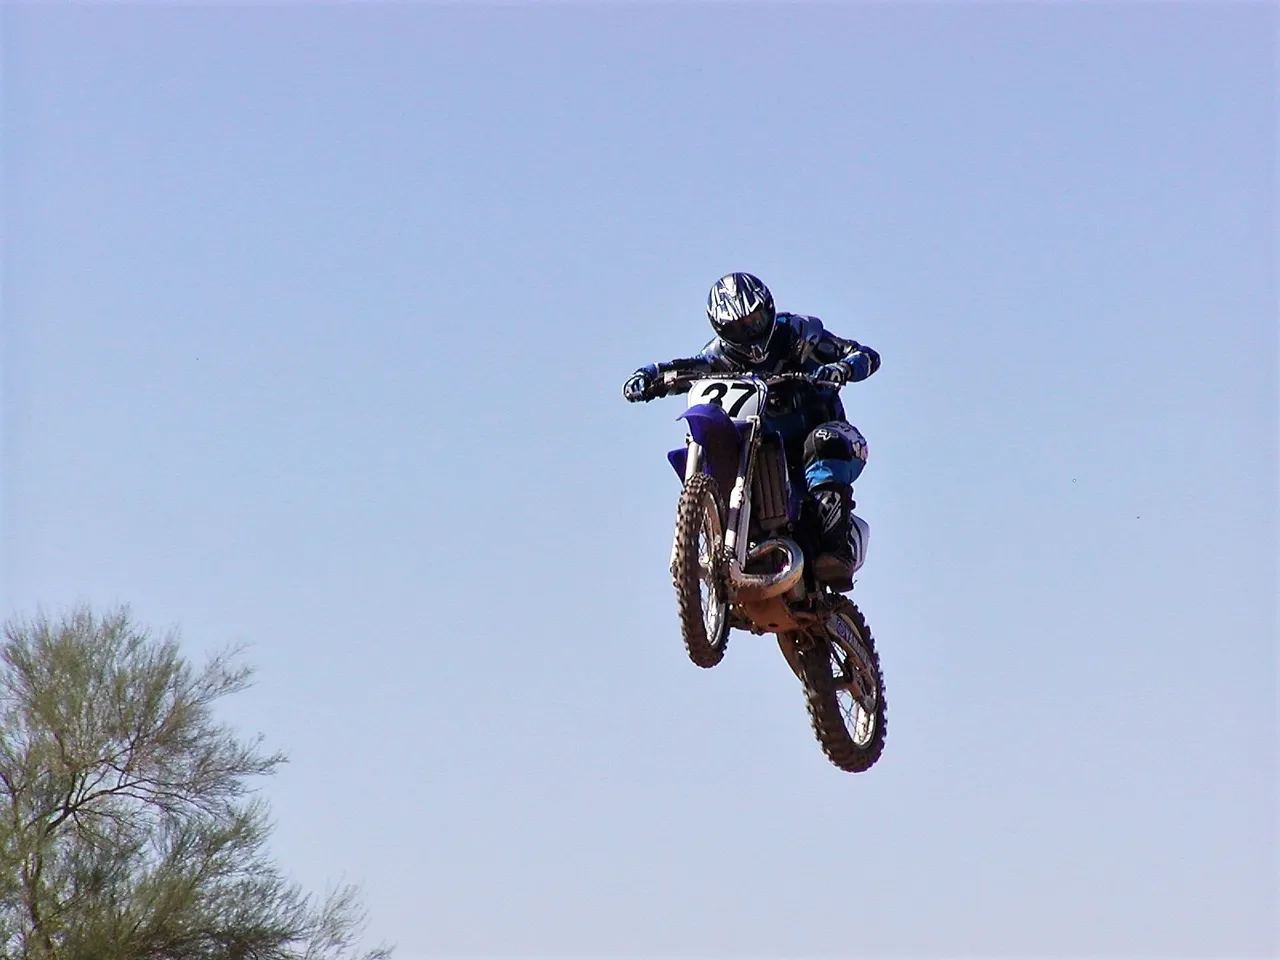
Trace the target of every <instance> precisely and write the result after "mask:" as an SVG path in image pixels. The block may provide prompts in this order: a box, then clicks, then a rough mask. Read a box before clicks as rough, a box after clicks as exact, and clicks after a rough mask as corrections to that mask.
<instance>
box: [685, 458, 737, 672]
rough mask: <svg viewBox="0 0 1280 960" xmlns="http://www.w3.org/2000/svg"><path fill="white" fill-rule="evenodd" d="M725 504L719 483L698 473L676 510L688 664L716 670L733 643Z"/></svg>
mask: <svg viewBox="0 0 1280 960" xmlns="http://www.w3.org/2000/svg"><path fill="white" fill-rule="evenodd" d="M723 543H724V504H723V501H722V500H721V498H720V489H719V487H718V486H717V485H716V481H715V478H714V477H712V476H711V475H710V474H706V473H695V474H694V475H693V476H692V477H690V478H689V481H688V482H687V483H686V484H685V486H684V490H682V491H681V492H680V502H679V504H678V505H677V507H676V538H675V549H674V550H673V551H672V563H671V578H672V581H673V582H674V584H675V588H676V602H677V604H678V606H679V609H680V632H681V634H682V635H683V636H684V646H685V650H687V651H688V653H689V659H690V660H692V661H693V662H694V663H695V664H697V665H698V666H700V667H714V666H715V665H716V664H717V663H719V662H720V661H721V660H723V659H724V651H725V647H727V646H728V644H729V597H728V591H727V589H726V587H725V578H724V565H723V564H722V563H721V560H720V558H721V555H722V544H723Z"/></svg>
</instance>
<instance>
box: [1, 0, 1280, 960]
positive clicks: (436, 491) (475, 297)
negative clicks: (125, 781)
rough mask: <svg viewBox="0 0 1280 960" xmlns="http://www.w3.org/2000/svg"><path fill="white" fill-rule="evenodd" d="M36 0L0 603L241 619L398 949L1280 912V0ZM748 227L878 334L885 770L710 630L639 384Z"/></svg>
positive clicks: (835, 321)
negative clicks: (678, 589) (842, 762)
mask: <svg viewBox="0 0 1280 960" xmlns="http://www.w3.org/2000/svg"><path fill="white" fill-rule="evenodd" d="M0 27H2V28H3V58H4V59H3V97H4V100H3V109H4V143H3V152H4V166H3V190H4V194H3V222H4V260H3V268H4V275H3V284H4V286H3V322H4V327H3V350H4V368H3V377H4V381H3V389H4V394H3V428H4V440H3V442H4V487H3V495H4V501H3V544H4V546H3V551H4V552H3V590H2V594H0V601H2V603H3V608H4V610H5V612H6V613H11V612H30V611H31V610H33V609H34V608H35V607H36V606H38V605H44V606H45V607H46V608H47V609H56V608H58V607H60V606H63V605H67V604H71V603H74V602H77V601H81V600H85V601H89V602H92V603H94V604H96V605H99V606H104V607H105V606H108V605H111V604H115V603H121V602H127V603H130V604H131V605H132V606H133V609H134V612H135V614H136V616H137V617H138V619H140V620H142V621H144V622H147V623H151V624H154V625H156V627H157V628H159V629H163V628H165V627H168V626H170V625H177V626H180V627H181V629H182V631H183V636H184V642H185V643H186V644H187V646H188V647H189V649H190V651H191V653H192V655H193V656H197V657H198V656H201V655H202V654H203V653H204V652H205V651H208V650H212V649H216V648H218V647H220V646H222V645H224V644H225V643H228V642H244V643H247V644H249V645H250V652H249V657H250V659H251V660H252V661H253V662H254V663H256V664H257V665H258V668H259V674H258V685H257V686H256V687H255V688H254V690H253V691H252V692H250V693H248V694H245V695H242V696H241V697H239V698H237V699H236V700H235V701H232V702H228V703H227V705H226V717H227V719H228V720H229V721H230V722H233V723H235V724H237V725H238V726H240V727H241V728H242V729H244V730H246V731H261V732H263V733H264V734H265V735H266V737H267V742H268V743H269V744H271V745H272V746H275V747H280V748H283V749H285V750H286V751H288V752H289V754H290V756H291V757H292V762H291V764H290V765H289V766H288V767H287V768H286V769H285V770H284V771H283V772H282V773H281V774H280V775H278V776H277V777H276V778H274V779H273V780H272V781H270V782H269V783H268V784H266V787H265V792H266V795H267V797H268V798H269V800H270V801H271V803H272V806H273V810H274V812H275V815H276V817H277V819H278V823H279V826H278V830H277V835H276V840H275V850H276V851H277V854H278V856H279V858H280V860H281V862H282V864H283V865H284V867H285V868H286V869H287V870H288V871H289V872H290V873H291V874H293V875H294V876H296V877H297V878H298V879H299V880H301V881H302V882H304V883H305V884H306V885H308V886H309V887H312V888H317V889H319V888H322V887H323V886H324V885H325V883H326V882H331V881H335V880H337V879H339V878H341V877H344V876H345V877H346V878H347V879H349V880H356V881H359V882H361V883H362V884H363V886H364V889H365V894H366V900H367V903H368V906H369V908H370V913H371V920H372V933H373V935H374V936H375V937H376V938H384V939H387V940H391V941H394V942H396V943H398V944H399V956H401V957H402V958H407V960H426V958H437V957H450V956H493V957H496V956H514V955H522V956H531V955H536V956H586V955H591V956H614V955H617V956H681V957H695V956H707V957H712V956H714V957H745V956H769V957H810V956H813V957H816V956H860V957H879V956H948V957H950V956H980V957H985V956H1006V955H1019V956H1025V955H1041V956H1063V957H1065V956H1097V955H1101V954H1108V955H1122V956H1137V955H1144V956H1152V955H1157V956H1158V955H1194V956H1213V957H1227V956H1268V955H1272V954H1273V953H1274V952H1275V950H1276V949H1277V939H1278V936H1280V933H1278V929H1277V917H1278V913H1277V900H1276V896H1277V888H1276V879H1275V878H1276V876H1277V872H1278V871H1277V820H1276V810H1277V799H1278V797H1277V789H1276V770H1275V768H1276V756H1277V713H1276V680H1277V659H1276V628H1277V613H1276V592H1277V591H1276V587H1277V566H1276V543H1277V517H1276V504H1277V434H1278V432H1280V431H1278V430H1277V399H1278V394H1277V362H1278V359H1277V332H1276V331H1277V324H1276V319H1277V317H1276V307H1277V287H1276V262H1277V249H1276V213H1277V207H1276V192H1277V179H1276V143H1277V139H1276V132H1277V130H1276V116H1277V103H1276V89H1277V88H1276V79H1277V77H1276V44H1275V36H1276V27H1277V17H1276V11H1275V7H1274V6H1271V5H1267V4H1261V3H1258V4H1229V3H1222V4H1209V3H1203V4H1176V5H1173V4H1170V5H1155V4H1138V3H1133V4H1123V3H1118V4H1106V5H1103V4H1098V5H1052V4H1021V5H1012V4H1007V5H1002V4H981V5H978V4H974V5H969V4H918V5H917V4H901V5H889V4H866V5H859V4H849V5H839V4H822V5H820V4H813V5H805V4H778V5H766V4H741V5H739V4H713V3H706V4H655V5H627V4H594V5H587V4H580V5H577V4H563V5H545V6H537V7H535V6H532V5H493V6H489V5H461V4H454V5H409V4H400V5H383V4H378V5H359V4H351V5H333V6H315V5H273V6H249V5H235V6H231V5H228V6H222V7H215V6H209V7H204V6H172V7H164V8H162V7H157V6H143V5H131V6H124V7H116V8H106V7H104V6H93V5H77V6H59V7H54V6H48V5H30V6H27V5H17V4H11V5H6V6H5V7H4V8H3V11H2V12H0ZM738 269H745V270H751V271H753V272H755V273H757V274H759V275H760V276H762V277H763V278H764V279H765V280H766V282H768V283H769V284H770V286H771V287H772V288H773V290H774V292H775V294H776V296H777V298H778V300H779V303H780V306H782V307H783V308H784V309H790V310H794V311H797V312H803V313H812V314H816V315H818V316H821V317H823V318H824V320H825V321H826V322H827V324H828V325H829V326H830V327H831V328H832V329H834V330H836V331H837V332H839V333H841V334H843V335H845V336H850V337H854V338H857V339H859V340H861V341H863V342H866V343H868V344H870V345H872V346H874V347H875V348H876V349H877V350H879V351H880V352H881V354H882V355H883V357H884V366H883V368H882V370H881V371H880V372H879V373H877V374H876V376H875V377H874V378H872V379H871V380H869V381H867V382H866V383H863V384H858V385H853V386H851V387H849V388H846V390H845V391H844V398H845V404H846V407H847V408H848V410H849V413H850V418H851V419H852V420H853V421H854V422H855V423H857V424H858V425H859V426H860V428H861V429H862V430H863V432H864V433H865V434H866V436H867V438H868V441H869V445H870V462H869V466H868V468H867V470H866V472H865V474H864V475H863V477H862V478H861V479H860V480H859V483H858V487H857V498H858V501H859V513H860V514H861V515H863V516H865V517H866V518H867V519H868V521H869V522H870V524H871V528H872V542H871V552H870V555H869V560H868V564H867V566H866V567H865V568H864V570H863V571H862V573H861V575H860V579H859V583H858V586H857V588H856V590H855V592H854V596H855V599H856V600H857V601H858V602H859V604H860V605H861V606H862V608H863V609H864V611H865V612H866V614H867V617H868V619H869V621H870V623H871V626H872V629H873V630H874V632H875V634H876V636H877V638H878V642H879V646H880V648H881V654H882V659H883V665H884V669H885V672H886V679H887V685H888V702H889V707H890V726H889V739H888V746H887V749H886V752H885V755H884V758H883V760H882V761H881V763H880V764H879V765H877V767H876V768H874V770H873V771H871V772H870V773H868V774H865V775H861V776H857V777H851V776H848V775H845V774H841V773H839V772H838V771H836V770H834V768H832V767H830V766H829V765H827V764H826V762H825V760H824V759H823V758H822V755H821V753H820V751H819V749H818V747H817V745H816V743H814V741H813V739H812V736H811V734H810V733H809V730H808V727H807V721H806V717H805V712H804V706H803V700H802V698H801V695H800V691H799V689H798V687H797V685H796V682H795V680H794V678H793V677H792V676H791V675H790V673H789V671H788V670H787V669H786V667H785V665H784V663H783V661H782V659H781V658H780V656H779V655H778V653H777V651H776V648H775V647H774V646H773V645H772V644H771V642H769V641H767V639H764V638H755V637H751V636H749V635H744V634H735V635H734V637H733V639H732V642H731V644H730V649H729V655H728V656H727V658H726V660H725V662H724V663H723V664H722V665H721V666H719V667H718V668H716V669H715V670H714V671H710V672H704V671H700V670H697V669H696V668H694V667H692V666H691V665H690V664H689V663H688V662H687V661H686V660H685V659H684V655H683V652H682V650H681V646H680V641H679V635H678V629H677V625H676V620H675V611H674V598H673V596H672V592H671V588H670V584H669V583H668V580H667V575H666V572H665V566H666V559H667V551H668V549H669V544H670V529H671V522H672V519H673V513H674V505H675V496H676V492H677V487H676V481H675V479H674V477H673V476H672V475H671V473H670V469H669V467H668V466H667V465H666V462H665V458H664V456H663V454H664V453H665V451H666V450H667V449H669V448H670V447H672V446H674V445H676V444H678V443H679V442H680V440H681V433H680V430H679V426H678V425H677V424H676V423H675V422H674V420H675V417H676V414H677V413H678V412H679V404H678V402H676V401H669V402H667V403H654V404H650V405H647V406H628V405H626V404H624V403H623V402H622V400H621V397H620V394H619V388H620V385H621V383H622V381H623V379H625V377H626V375H627V374H628V373H629V372H630V371H631V370H632V369H634V368H635V367H636V366H638V365H640V364H643V363H646V362H648V361H651V360H656V359H665V358H669V357H673V356H679V355H686V354H688V353H690V352H692V351H694V350H696V349H697V348H698V347H700V346H701V345H702V343H703V342H704V341H705V339H706V337H707V336H708V330H707V327H706V323H705V318H704V317H703V314H702V303H703V299H704V297H705V293H706V289H707V287H708V286H709V285H710V284H711V282H712V281H713V280H715V278H716V277H718V276H719V275H721V274H722V273H724V272H726V271H729V270H738Z"/></svg>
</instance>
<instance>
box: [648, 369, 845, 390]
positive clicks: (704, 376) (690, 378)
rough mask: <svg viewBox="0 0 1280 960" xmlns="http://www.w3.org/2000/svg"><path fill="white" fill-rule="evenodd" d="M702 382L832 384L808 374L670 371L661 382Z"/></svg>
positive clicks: (686, 383)
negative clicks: (683, 372) (750, 381)
mask: <svg viewBox="0 0 1280 960" xmlns="http://www.w3.org/2000/svg"><path fill="white" fill-rule="evenodd" d="M701 380H760V381H762V382H763V383H764V384H765V386H773V385H774V384H777V383H787V382H800V383H808V384H811V385H813V386H815V387H830V386H832V384H830V383H827V382H826V381H824V380H818V379H817V378H816V377H814V376H813V375H812V374H808V373H764V374H762V373H747V372H742V373H733V372H725V373H719V374H717V373H689V374H681V373H676V372H675V371H674V370H669V371H667V372H666V373H664V374H663V375H662V378H661V382H662V383H663V385H664V386H667V387H676V386H685V385H689V386H692V385H693V384H695V383H698V382H699V381H701Z"/></svg>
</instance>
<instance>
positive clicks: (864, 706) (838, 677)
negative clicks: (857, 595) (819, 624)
mask: <svg viewBox="0 0 1280 960" xmlns="http://www.w3.org/2000/svg"><path fill="white" fill-rule="evenodd" d="M832 617H833V618H839V619H840V621H841V622H842V623H843V625H844V626H845V627H846V628H847V630H846V631H845V632H846V633H847V635H848V636H847V637H844V636H841V635H840V634H839V633H837V632H836V630H834V629H833V628H832V627H831V626H827V627H826V628H825V630H824V631H823V634H824V636H823V639H821V640H817V641H815V640H809V641H808V642H805V643H804V644H803V646H798V647H797V649H796V659H797V661H798V663H797V665H798V667H799V670H798V673H799V674H800V682H801V683H802V684H804V693H805V699H806V700H807V701H808V706H809V719H810V721H811V722H812V724H813V732H814V735H815V736H816V737H817V738H818V743H820V744H822V752H823V753H825V754H826V755H827V759H828V760H830V761H831V762H832V763H834V764H835V765H836V766H837V767H839V768H840V769H841V770H847V771H848V772H849V773H861V772H862V771H864V770H867V769H869V768H870V767H871V765H872V764H874V763H875V762H876V761H877V760H879V759H880V754H881V752H883V750H884V737H885V731H886V719H885V701H884V675H883V674H882V673H881V672H880V657H879V655H878V654H877V653H876V648H875V640H874V639H873V638H872V636H871V630H870V629H869V628H868V627H867V621H866V620H865V619H864V618H863V616H862V612H861V611H860V610H859V609H858V608H857V606H856V605H855V604H854V603H853V601H852V600H849V599H848V598H847V597H841V598H840V599H839V600H838V601H837V603H836V607H835V611H834V612H833V613H832Z"/></svg>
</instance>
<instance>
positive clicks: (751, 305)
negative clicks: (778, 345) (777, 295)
mask: <svg viewBox="0 0 1280 960" xmlns="http://www.w3.org/2000/svg"><path fill="white" fill-rule="evenodd" d="M707 319H708V320H710V321H711V326H712V327H713V328H714V329H715V331H716V335H717V336H719V337H720V339H721V340H722V341H723V342H724V345H725V351H726V352H727V353H729V354H730V355H732V356H736V357H738V358H739V359H742V360H747V361H750V362H751V363H759V362H760V361H761V360H763V359H764V358H765V356H766V355H767V353H768V350H769V341H770V340H771V339H772V338H773V330H774V326H775V320H776V319H777V311H776V310H774V308H773V294H771V293H770V292H769V288H768V287H766V286H765V285H764V284H763V283H761V282H760V278H759V277H753V276H752V275H751V274H749V273H730V274H726V275H725V276H723V277H721V278H720V279H719V280H717V281H716V282H715V285H714V286H712V288H711V292H710V293H709V294H707Z"/></svg>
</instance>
